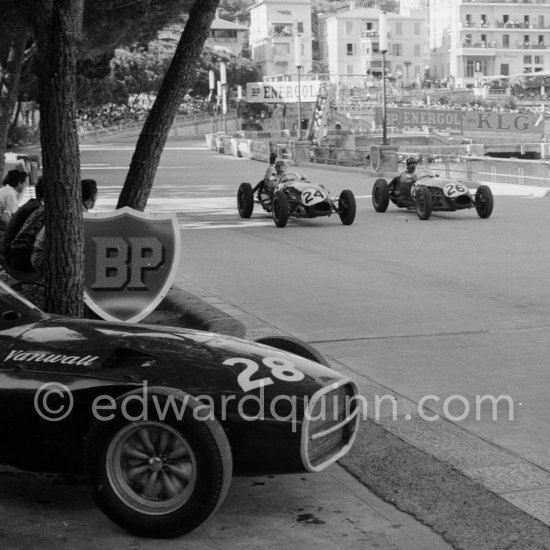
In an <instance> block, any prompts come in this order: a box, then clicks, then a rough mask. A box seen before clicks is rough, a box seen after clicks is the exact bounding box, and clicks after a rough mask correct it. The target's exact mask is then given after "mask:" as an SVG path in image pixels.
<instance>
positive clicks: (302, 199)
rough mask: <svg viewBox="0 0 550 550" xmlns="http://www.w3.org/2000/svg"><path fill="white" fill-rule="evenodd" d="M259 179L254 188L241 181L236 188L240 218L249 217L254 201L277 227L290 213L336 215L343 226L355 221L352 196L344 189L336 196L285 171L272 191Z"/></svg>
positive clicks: (350, 192) (310, 215) (304, 216)
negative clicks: (265, 188) (268, 190)
mask: <svg viewBox="0 0 550 550" xmlns="http://www.w3.org/2000/svg"><path fill="white" fill-rule="evenodd" d="M262 183H263V182H262V181H260V182H259V183H258V184H257V185H256V186H255V187H252V185H251V184H250V183H246V182H244V183H241V184H240V186H239V189H238V191H237V208H238V210H239V215H240V216H241V218H250V216H252V212H253V211H254V203H255V202H256V203H258V204H260V205H261V206H262V208H263V209H264V210H265V211H266V212H269V213H271V215H272V216H273V221H274V222H275V225H276V226H277V227H285V226H286V224H287V222H288V218H289V217H290V216H292V217H295V218H317V217H320V216H331V215H332V214H338V216H339V217H340V221H341V222H342V223H343V224H344V225H351V224H352V223H353V221H354V220H355V213H356V204H355V196H354V194H353V192H352V191H350V190H349V189H344V190H343V191H342V192H341V193H340V195H339V196H338V197H332V196H331V195H330V193H329V191H328V190H327V189H326V188H325V187H324V186H323V185H319V184H314V183H311V182H310V181H309V180H308V179H307V178H306V176H304V175H302V174H299V173H287V174H284V175H283V176H282V178H281V179H280V181H279V183H278V184H277V185H276V187H275V189H274V191H273V194H270V193H267V192H265V191H264V188H263V185H262Z"/></svg>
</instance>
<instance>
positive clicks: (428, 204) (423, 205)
mask: <svg viewBox="0 0 550 550" xmlns="http://www.w3.org/2000/svg"><path fill="white" fill-rule="evenodd" d="M414 203H415V207H416V214H417V216H418V217H419V218H420V219H421V220H429V219H430V216H431V215H432V193H431V192H430V190H429V189H428V188H427V187H426V186H425V185H419V186H418V187H417V188H416V193H415V195H414Z"/></svg>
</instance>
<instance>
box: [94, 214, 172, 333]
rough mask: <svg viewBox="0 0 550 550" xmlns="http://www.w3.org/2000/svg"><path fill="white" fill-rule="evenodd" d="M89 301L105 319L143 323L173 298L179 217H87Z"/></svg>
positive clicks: (129, 215) (95, 215)
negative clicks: (167, 296) (169, 296)
mask: <svg viewBox="0 0 550 550" xmlns="http://www.w3.org/2000/svg"><path fill="white" fill-rule="evenodd" d="M84 236H85V270H84V287H85V288H84V299H85V302H86V304H87V305H88V307H90V309H91V310H92V311H94V312H95V313H97V315H99V316H100V317H102V318H103V319H107V320H112V321H131V322H138V321H140V320H141V319H143V318H145V317H146V316H147V315H149V314H150V313H151V312H152V311H153V310H154V309H155V308H156V307H157V306H158V304H159V303H160V302H161V301H162V299H163V298H164V297H165V296H166V294H167V293H168V290H169V289H170V286H171V285H172V282H173V280H174V277H175V275H176V271H177V268H178V265H179V253H180V232H179V227H178V223H177V218H176V215H175V214H151V213H144V212H138V211H137V210H132V209H131V208H128V207H125V208H121V209H119V210H114V211H112V212H99V213H95V212H94V213H90V212H87V213H85V214H84Z"/></svg>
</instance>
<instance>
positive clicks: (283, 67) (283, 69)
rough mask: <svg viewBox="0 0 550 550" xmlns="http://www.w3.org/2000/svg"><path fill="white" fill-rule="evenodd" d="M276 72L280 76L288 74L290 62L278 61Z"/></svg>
mask: <svg viewBox="0 0 550 550" xmlns="http://www.w3.org/2000/svg"><path fill="white" fill-rule="evenodd" d="M275 70H276V72H277V73H279V74H286V73H288V61H277V62H276V63H275Z"/></svg>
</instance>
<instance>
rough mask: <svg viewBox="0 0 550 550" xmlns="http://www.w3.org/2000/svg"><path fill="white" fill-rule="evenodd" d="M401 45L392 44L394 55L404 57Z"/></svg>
mask: <svg viewBox="0 0 550 550" xmlns="http://www.w3.org/2000/svg"><path fill="white" fill-rule="evenodd" d="M402 51H403V50H402V47H401V44H392V55H395V56H398V57H400V56H401V55H403V53H402Z"/></svg>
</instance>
